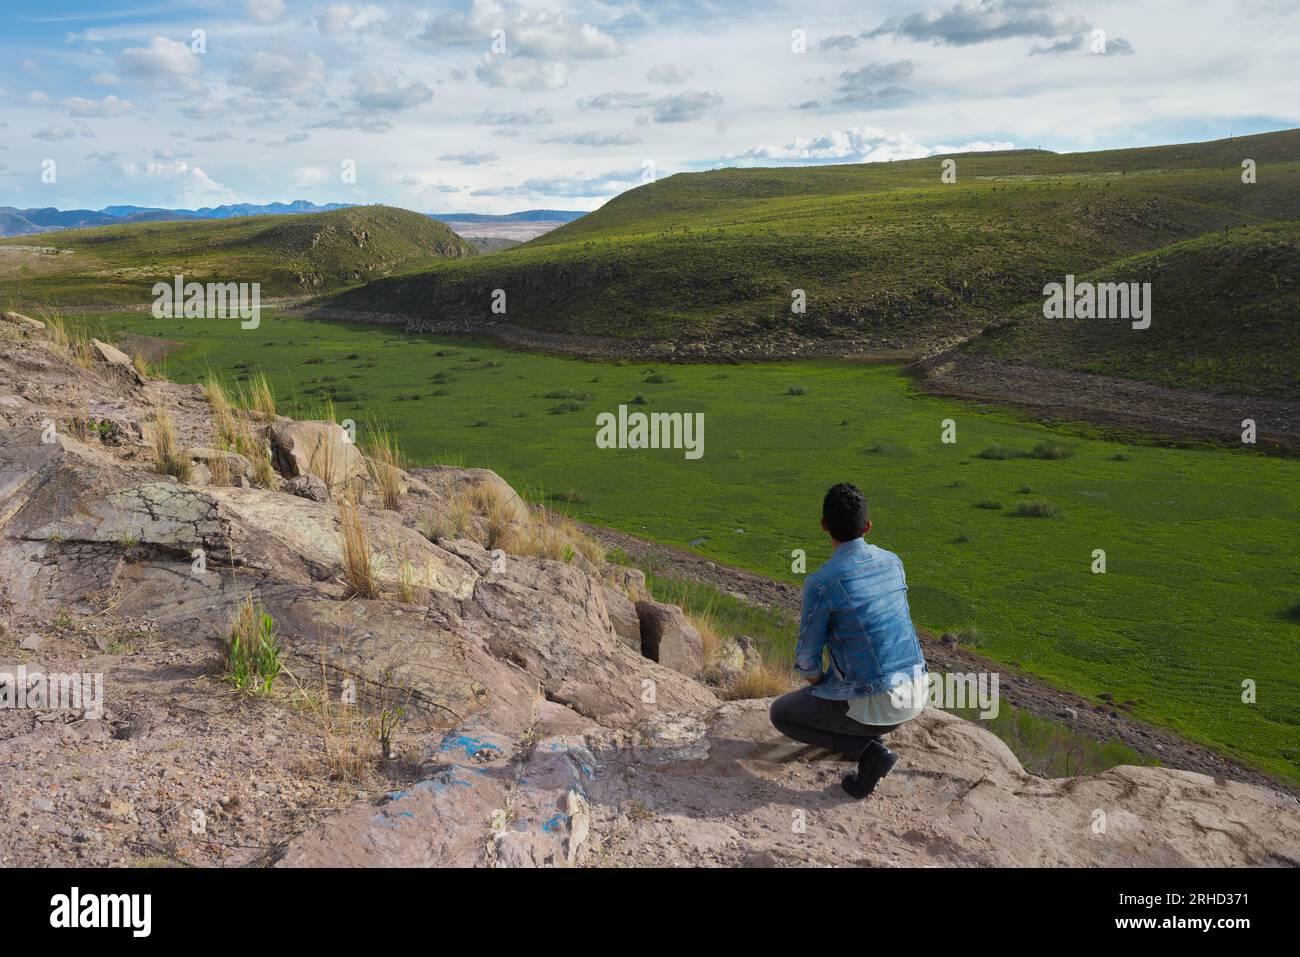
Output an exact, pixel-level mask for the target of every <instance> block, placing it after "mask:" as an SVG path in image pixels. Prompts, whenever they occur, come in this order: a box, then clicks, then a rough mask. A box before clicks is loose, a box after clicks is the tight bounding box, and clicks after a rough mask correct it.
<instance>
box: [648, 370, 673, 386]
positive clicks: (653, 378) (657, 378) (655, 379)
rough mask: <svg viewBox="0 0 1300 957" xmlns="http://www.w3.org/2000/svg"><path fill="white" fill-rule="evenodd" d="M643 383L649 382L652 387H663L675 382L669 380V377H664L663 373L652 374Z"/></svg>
mask: <svg viewBox="0 0 1300 957" xmlns="http://www.w3.org/2000/svg"><path fill="white" fill-rule="evenodd" d="M643 381H645V382H648V383H650V384H651V385H663V384H665V383H668V382H672V381H673V380H672V379H670V378H668V376H666V375H664V374H663V373H662V372H651V373H650V374H649V375H648V376H646V377H645V379H644V380H643Z"/></svg>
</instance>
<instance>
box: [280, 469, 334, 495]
mask: <svg viewBox="0 0 1300 957" xmlns="http://www.w3.org/2000/svg"><path fill="white" fill-rule="evenodd" d="M283 488H284V491H286V492H288V493H289V494H290V495H297V496H298V497H299V498H309V499H311V500H312V501H313V502H328V501H329V500H330V490H329V487H328V486H326V484H325V482H324V480H323V479H321V477H320V476H319V475H315V474H313V473H311V472H304V473H303V474H302V475H297V476H294V477H293V478H291V479H289V481H287V482H285V483H284V486H283Z"/></svg>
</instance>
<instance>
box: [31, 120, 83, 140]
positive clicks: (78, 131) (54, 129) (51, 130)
mask: <svg viewBox="0 0 1300 957" xmlns="http://www.w3.org/2000/svg"><path fill="white" fill-rule="evenodd" d="M78 136H80V137H84V138H86V139H93V138H94V136H95V134H94V133H93V132H91V130H90V128H89V127H87V126H85V125H83V124H78V125H77V126H47V127H46V128H45V129H43V130H37V131H36V132H35V133H33V134H32V138H33V139H38V140H45V141H46V142H47V143H62V142H63V141H64V140H70V139H73V138H75V137H78Z"/></svg>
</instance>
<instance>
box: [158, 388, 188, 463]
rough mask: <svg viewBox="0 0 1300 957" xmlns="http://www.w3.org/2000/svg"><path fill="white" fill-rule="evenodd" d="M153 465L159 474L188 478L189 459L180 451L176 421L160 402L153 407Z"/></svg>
mask: <svg viewBox="0 0 1300 957" xmlns="http://www.w3.org/2000/svg"><path fill="white" fill-rule="evenodd" d="M153 467H154V471H155V472H158V473H159V474H160V475H174V476H176V478H178V479H180V480H181V481H182V482H188V481H189V480H190V471H191V469H190V460H189V457H188V456H186V455H184V454H183V453H182V452H181V451H180V447H179V443H178V441H177V438H176V422H175V420H174V419H173V418H172V415H171V413H170V412H168V411H167V409H166V408H165V407H164V406H163V404H162V403H161V402H156V403H155V404H154V407H153Z"/></svg>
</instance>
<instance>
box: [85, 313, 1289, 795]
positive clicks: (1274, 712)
mask: <svg viewBox="0 0 1300 957" xmlns="http://www.w3.org/2000/svg"><path fill="white" fill-rule="evenodd" d="M92 325H94V326H95V327H96V328H100V327H102V328H103V329H104V330H105V331H106V332H107V334H108V335H109V336H110V337H113V338H120V336H121V335H123V334H126V333H136V334H142V335H157V336H161V337H163V338H168V339H176V340H181V341H183V342H185V343H187V345H186V347H185V348H183V349H181V350H179V351H177V352H174V353H172V354H171V356H169V358H168V359H167V361H166V365H165V369H164V371H165V374H166V375H168V376H169V377H171V378H173V379H176V380H178V381H199V380H201V379H203V378H204V377H205V376H206V375H207V374H208V373H209V371H212V372H216V373H217V374H218V375H220V376H221V377H223V378H225V379H226V380H228V381H233V380H236V379H237V378H238V377H239V376H241V375H247V374H250V373H251V372H256V371H259V370H260V371H262V372H265V374H266V375H267V377H268V378H269V380H270V381H271V383H272V385H273V386H274V388H275V391H276V394H277V397H278V399H279V402H280V408H281V411H283V412H285V413H287V414H291V415H298V416H308V415H312V414H316V413H318V412H319V410H320V409H321V408H323V407H324V403H325V400H326V399H327V398H328V399H331V400H332V401H333V403H334V407H335V409H336V412H337V415H338V416H339V418H345V417H346V418H353V419H355V420H356V421H357V422H358V424H359V427H360V428H362V429H364V428H366V427H367V425H368V424H369V423H383V424H387V425H389V426H391V427H393V428H395V429H396V430H397V432H398V434H399V436H400V439H401V443H402V446H403V449H404V450H405V452H406V454H407V456H408V457H409V459H410V460H411V461H412V462H414V463H416V464H421V463H435V462H455V463H459V464H463V465H467V466H485V467H488V468H492V469H495V470H496V471H498V472H500V473H501V474H502V475H504V476H505V477H506V478H507V479H508V480H509V481H511V482H512V483H513V484H514V485H515V486H516V487H518V488H520V489H521V490H523V491H524V492H525V493H526V494H527V495H529V496H530V497H532V498H534V499H537V500H544V499H545V500H548V501H549V502H550V504H552V505H558V506H559V507H563V508H564V509H566V510H567V511H569V512H571V513H572V514H573V515H574V516H575V517H578V518H580V519H582V520H585V521H590V522H594V523H598V524H602V525H607V526H610V527H613V528H618V529H622V530H625V531H628V532H632V533H634V534H637V535H641V536H645V537H649V538H652V539H657V540H660V541H664V542H670V543H674V544H679V545H683V546H688V547H690V548H693V549H695V550H696V551H698V552H700V553H702V554H704V555H707V556H710V557H714V558H716V559H717V560H718V561H721V562H727V563H731V564H735V565H740V566H744V567H746V568H750V569H753V570H755V571H759V572H762V573H764V574H767V575H770V576H772V577H775V578H781V579H786V580H791V581H797V580H799V579H800V578H801V575H799V574H797V573H795V572H794V571H792V562H793V559H792V552H794V551H795V550H796V549H803V550H805V551H806V553H807V562H808V568H809V569H812V568H815V567H816V566H817V565H818V564H819V563H820V562H822V561H823V560H824V559H825V558H826V556H827V554H828V548H827V543H826V540H825V537H824V536H823V535H822V534H821V532H820V530H819V529H818V518H819V510H820V502H821V496H822V493H823V492H824V491H825V489H826V487H827V486H828V485H830V484H832V483H833V482H837V481H852V482H855V483H857V484H858V485H860V486H861V487H862V488H863V489H864V490H865V491H866V492H867V495H868V498H869V500H870V502H871V508H872V519H873V521H874V523H875V529H874V530H873V532H872V534H871V540H872V541H874V542H875V543H877V544H879V545H881V546H883V547H885V548H888V549H891V550H893V551H896V552H898V553H899V554H900V555H901V556H902V558H903V560H904V562H905V564H906V567H907V572H908V579H909V583H910V595H911V602H912V608H913V613H914V616H915V618H916V620H917V622H918V624H921V625H923V626H925V627H927V628H930V629H932V630H935V631H949V630H951V631H958V630H961V629H966V628H975V629H977V630H978V633H979V635H980V637H981V644H980V651H981V653H983V654H986V655H988V656H989V657H990V658H992V659H994V660H995V661H1002V662H1008V663H1014V664H1016V665H1018V666H1020V667H1022V668H1024V669H1026V670H1028V671H1030V672H1032V673H1035V674H1037V675H1040V676H1042V677H1044V678H1046V679H1049V680H1051V681H1053V682H1054V683H1056V684H1058V685H1060V686H1062V687H1065V688H1070V689H1072V690H1075V691H1078V692H1080V693H1082V694H1084V695H1086V696H1089V697H1091V698H1094V699H1095V698H1096V696H1097V695H1099V694H1101V693H1109V694H1110V695H1111V696H1113V700H1114V702H1115V703H1116V704H1117V705H1121V706H1123V707H1125V709H1126V710H1128V711H1130V713H1132V714H1134V715H1135V716H1137V717H1139V718H1141V719H1145V720H1148V721H1151V722H1155V723H1159V724H1162V725H1165V726H1168V727H1171V728H1174V729H1176V730H1178V731H1180V732H1182V733H1183V734H1184V735H1186V736H1187V737H1189V738H1192V739H1195V740H1197V741H1201V742H1204V743H1206V744H1209V745H1212V746H1214V747H1217V748H1219V749H1220V750H1222V751H1223V752H1224V753H1227V754H1229V755H1231V756H1233V757H1236V758H1238V759H1241V760H1244V761H1247V762H1249V763H1252V764H1254V765H1256V766H1258V767H1260V768H1263V769H1265V770H1268V771H1271V772H1273V773H1276V774H1278V775H1280V776H1283V777H1286V778H1288V779H1290V780H1292V781H1300V736H1298V735H1297V724H1300V562H1297V557H1300V549H1298V548H1297V542H1300V534H1298V533H1300V461H1297V460H1295V459H1289V458H1283V457H1276V456H1267V455H1263V454H1258V453H1254V452H1249V451H1245V450H1232V449H1223V448H1213V447H1164V446H1157V445H1152V444H1138V443H1134V442H1126V441H1123V440H1121V439H1119V438H1116V437H1113V436H1108V435H1105V434H1102V433H1099V432H1097V431H1095V430H1089V429H1086V428H1084V427H1075V426H1071V425H1069V424H1062V425H1059V426H1057V427H1049V426H1045V425H1040V424H1036V423H1034V422H1032V421H1029V420H1027V419H1025V418H1022V417H1020V416H1018V415H1017V414H1016V413H1013V412H1009V411H1006V410H1002V409H995V408H992V407H982V406H977V405H972V404H966V403H961V402H956V401H950V400H943V399H938V398H933V397H930V396H926V395H924V394H921V393H919V392H917V391H916V390H914V388H913V386H912V384H911V380H910V379H909V378H908V376H907V375H906V374H905V373H904V372H903V371H901V370H900V369H899V368H898V367H896V366H887V365H873V364H862V363H851V362H835V361H824V362H798V363H771V364H747V365H725V366H722V365H690V366H658V365H648V364H644V363H632V362H628V363H608V362H589V361H584V360H578V359H567V358H558V357H551V356H541V355H531V354H523V353H517V352H512V351H509V350H506V349H502V348H499V347H496V346H493V345H490V344H487V343H483V342H475V341H467V340H457V339H441V338H432V337H424V336H410V335H408V334H406V333H405V332H403V331H401V330H397V329H392V328H385V327H377V326H367V325H352V324H343V323H327V322H320V321H312V320H305V319H299V318H289V317H284V318H281V317H279V316H276V315H273V314H272V315H268V314H267V313H266V312H264V313H263V318H262V324H261V326H260V328H258V329H255V330H249V331H242V330H239V329H238V328H237V326H236V324H235V323H233V322H227V321H219V320H188V321H184V320H181V321H178V320H155V319H152V318H150V317H148V316H147V315H139V314H137V315H130V316H123V315H114V316H109V317H107V318H104V319H101V320H96V321H95V322H94V323H93V324H92ZM637 401H639V402H641V403H644V404H638V405H635V406H633V408H634V409H639V410H641V411H646V412H653V411H661V412H703V413H704V416H705V429H704V450H705V452H704V455H703V457H702V458H700V459H698V460H693V461H692V460H688V459H687V458H686V457H685V455H684V454H683V452H682V451H681V450H667V449H664V450H602V449H598V448H597V447H596V444H595V434H596V425H595V419H596V415H597V414H598V413H600V412H603V411H615V410H616V408H617V406H618V405H619V404H620V403H633V402H637ZM945 419H952V420H953V421H954V422H955V424H956V434H957V441H956V443H955V444H945V443H943V442H942V441H941V429H942V423H943V420H945ZM1035 450H1037V451H1036V452H1035ZM1096 549H1102V550H1104V551H1105V558H1106V571H1105V573H1104V574H1095V573H1094V572H1093V571H1092V567H1093V564H1094V550H1096ZM1243 682H1256V683H1257V688H1256V695H1257V699H1256V701H1255V702H1254V703H1249V704H1247V703H1243V701H1242V696H1243Z"/></svg>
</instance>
